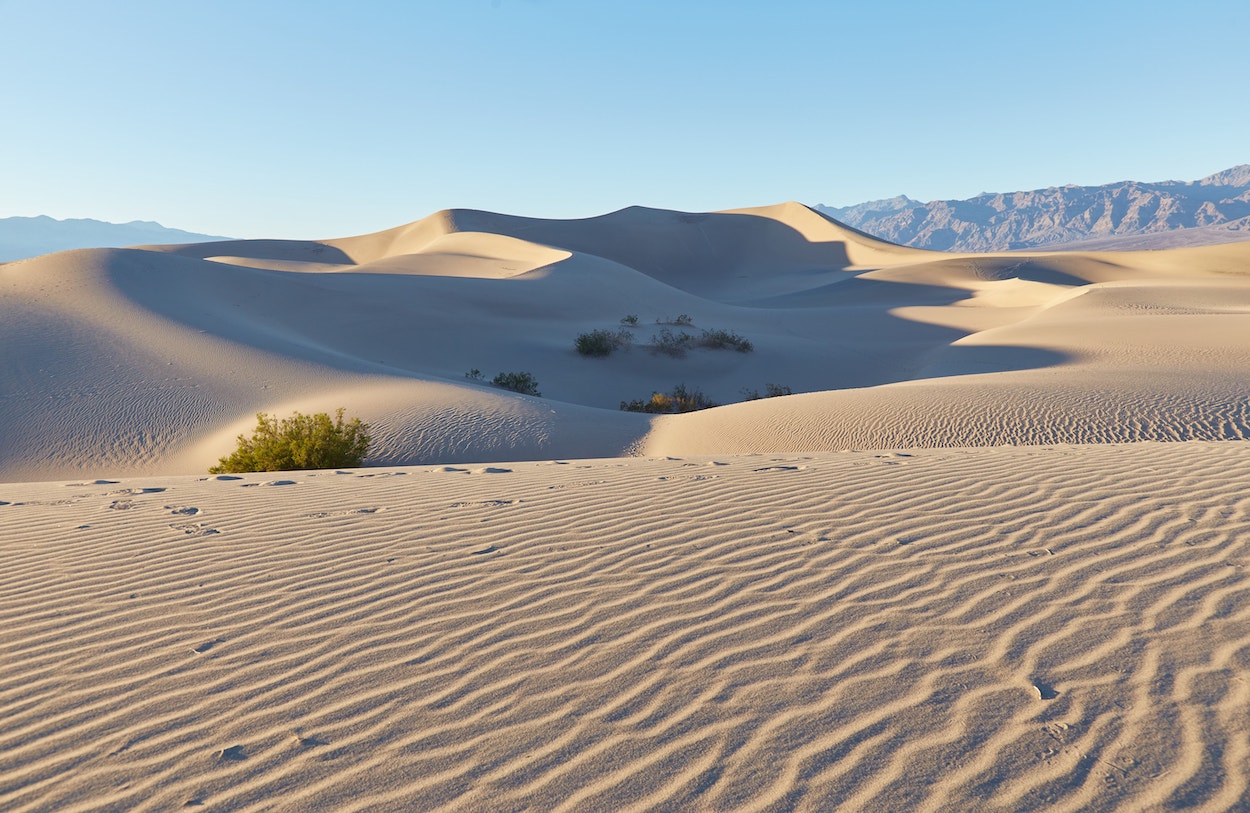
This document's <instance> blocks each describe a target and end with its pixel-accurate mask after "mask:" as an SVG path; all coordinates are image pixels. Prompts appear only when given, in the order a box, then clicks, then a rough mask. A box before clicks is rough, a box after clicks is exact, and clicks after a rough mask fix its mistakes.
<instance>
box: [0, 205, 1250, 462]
mask: <svg viewBox="0 0 1250 813" xmlns="http://www.w3.org/2000/svg"><path fill="white" fill-rule="evenodd" d="M1248 269H1250V246H1244V245H1241V246H1239V245H1231V246H1216V247H1209V248H1198V249H1177V250H1174V251H1165V252H1143V253H1118V254H1117V253H1103V254H1098V253H1069V254H1056V253H1048V254H1044V255H1021V254H998V255H949V254H937V253H932V252H925V251H919V250H914V249H909V248H904V247H900V246H894V245H891V244H888V243H884V242H881V241H879V240H875V239H873V238H871V237H869V236H867V235H865V234H863V233H861V232H857V231H855V230H854V229H851V228H849V227H846V226H843V225H842V224H839V223H837V222H836V221H833V220H830V219H829V218H827V217H825V216H823V215H820V214H818V213H816V212H814V211H812V210H810V209H807V208H806V207H803V206H800V205H798V204H782V205H779V206H770V207H760V208H755V209H740V210H733V211H727V212H715V213H701V214H692V213H681V212H670V211H664V210H655V209H645V208H640V207H633V208H629V209H624V210H621V211H619V212H614V213H611V214H608V215H603V216H600V217H594V218H587V219H583V220H544V219H537V218H525V217H516V216H509V215H499V214H493V213H489V212H479V211H471V210H450V211H445V212H440V213H437V214H435V215H431V216H430V217H428V218H425V219H423V220H420V221H417V222H415V223H411V224H408V225H406V226H401V227H398V228H395V229H390V230H387V231H383V232H378V233H376V234H370V235H362V236H357V237H348V238H340V239H330V240H321V241H284V240H240V241H222V242H215V243H200V244H192V245H183V246H154V247H146V248H142V249H99V250H83V251H74V252H63V253H60V254H53V255H46V256H44V257H39V258H35V259H32V260H27V261H22V262H17V263H9V264H5V265H0V347H3V348H5V350H6V352H5V353H4V354H3V358H0V382H2V383H3V388H2V389H0V421H2V422H3V424H4V425H5V426H6V427H10V429H11V431H10V432H9V433H8V436H7V437H6V438H5V439H4V440H3V441H0V478H4V479H29V478H42V477H56V476H61V475H63V474H64V475H70V476H72V474H73V473H77V472H82V471H86V470H93V469H97V468H101V467H103V468H110V469H116V470H119V471H135V472H173V473H182V472H193V471H202V470H203V469H204V468H205V467H207V466H208V465H209V464H211V463H212V462H213V461H214V460H215V459H216V457H217V456H220V455H221V454H224V453H225V452H226V451H228V449H229V447H230V444H231V441H232V438H233V437H234V435H235V434H237V433H238V432H239V431H243V430H245V429H246V428H247V427H248V426H249V425H250V424H251V422H252V420H253V418H252V416H253V414H254V413H255V412H257V411H261V410H264V411H290V410H291V409H300V410H302V411H308V410H332V409H334V408H335V407H337V406H344V407H346V408H347V409H348V411H349V412H350V413H352V414H356V415H359V416H360V417H362V418H363V419H365V420H367V421H368V422H370V423H372V424H373V425H374V426H375V427H376V428H377V430H378V432H377V438H378V443H377V444H376V445H375V449H374V454H375V457H374V460H375V461H386V462H388V463H393V464H398V463H408V464H418V463H427V462H435V461H444V462H455V461H486V460H509V459H513V460H515V459H526V458H536V457H539V458H540V457H548V456H567V457H576V456H613V455H619V454H623V453H626V452H627V451H629V450H638V449H645V450H647V451H653V452H656V453H665V452H666V451H669V450H678V449H681V450H687V451H689V450H697V451H701V452H706V453H713V452H716V451H722V450H725V451H729V450H731V449H732V450H735V451H766V450H770V449H795V448H804V449H807V448H813V449H834V448H842V447H843V446H846V445H857V446H869V447H894V446H907V445H925V446H935V445H936V446H940V445H950V444H958V445H981V444H998V443H1016V444H1029V443H1040V442H1047V443H1053V442H1101V441H1111V440H1115V441H1124V440H1149V439H1159V440H1164V439H1181V438H1207V439H1225V438H1239V437H1245V436H1246V435H1247V434H1250V427H1248V425H1247V422H1246V418H1245V415H1244V412H1245V410H1244V407H1243V406H1242V404H1243V403H1244V402H1243V401H1238V397H1239V396H1238V395H1237V393H1238V392H1239V389H1238V388H1239V387H1240V386H1241V382H1244V381H1245V380H1246V378H1247V373H1250V338H1247V337H1250V276H1248V275H1247V271H1248ZM628 314H634V315H637V316H638V317H639V323H638V326H636V327H632V328H624V329H625V330H627V331H628V332H629V333H630V335H631V337H632V339H633V348H632V350H629V351H628V352H626V351H622V352H618V353H615V354H613V355H611V356H610V357H608V358H602V359H590V358H586V357H582V356H579V355H578V354H577V353H576V352H575V351H574V349H573V339H574V338H575V337H576V336H577V335H578V334H579V333H582V332H585V331H589V330H594V329H600V328H604V329H612V330H618V329H622V328H621V323H620V320H621V318H622V317H623V316H626V315H628ZM683 314H685V315H689V316H690V317H691V319H692V321H693V325H692V326H690V327H689V328H688V330H690V331H691V332H693V333H695V334H696V335H697V334H698V333H699V331H701V330H704V329H722V330H729V331H733V332H735V333H738V334H740V335H741V336H743V337H746V338H747V339H749V340H750V342H751V344H752V345H753V347H754V350H753V351H752V352H750V353H735V352H732V351H714V350H693V351H691V352H689V353H688V354H687V355H686V356H685V357H684V358H671V357H668V356H664V355H657V354H655V353H652V352H650V351H649V350H648V345H649V344H650V343H651V341H652V337H653V336H654V335H655V334H657V333H658V332H659V331H660V330H661V329H662V328H663V327H665V326H663V325H658V324H656V323H657V321H658V322H664V321H670V320H673V319H674V318H675V317H677V316H679V315H683ZM472 369H478V370H480V371H482V373H483V374H484V377H485V378H486V379H487V380H489V378H490V377H491V376H492V375H494V374H495V373H497V372H504V371H527V372H530V373H531V374H532V375H533V376H534V377H535V378H536V379H537V380H538V381H539V383H540V390H541V392H542V395H543V398H542V399H541V400H539V399H533V398H529V397H526V396H519V395H516V394H513V393H509V392H506V391H503V390H500V389H497V388H494V387H491V386H488V385H485V384H482V383H476V382H471V381H467V380H466V379H465V373H466V372H467V371H469V370H472ZM678 383H684V384H686V385H687V386H689V387H697V388H699V389H701V390H702V391H703V392H704V393H705V394H706V395H707V396H708V397H710V398H711V399H712V400H713V401H716V402H718V403H721V404H730V406H727V407H724V408H720V409H715V410H710V411H707V412H703V413H698V414H692V415H681V416H673V417H660V418H647V417H643V416H640V415H635V414H623V413H621V412H620V411H619V410H618V409H617V406H618V405H619V403H620V402H621V401H626V400H632V399H637V398H647V397H649V395H650V394H651V393H652V392H655V391H663V390H667V389H670V388H672V387H673V386H674V385H676V384H678ZM767 384H776V385H780V386H784V387H789V388H790V389H791V390H792V391H793V392H795V393H799V394H802V395H801V397H796V398H794V399H791V398H777V399H767V400H766V401H761V402H753V403H749V404H737V405H735V404H734V402H736V401H741V400H742V399H743V398H744V394H743V391H744V390H746V391H752V390H764V389H765V388H766V385H767ZM1039 394H1040V395H1039ZM796 444H797V445H796Z"/></svg>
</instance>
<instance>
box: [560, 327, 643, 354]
mask: <svg viewBox="0 0 1250 813" xmlns="http://www.w3.org/2000/svg"><path fill="white" fill-rule="evenodd" d="M633 341H634V336H633V334H632V333H630V332H629V331H628V330H625V329H624V328H622V329H621V330H618V331H616V332H612V331H610V330H592V331H590V332H589V333H582V334H580V335H579V336H578V337H577V338H576V339H574V340H573V346H574V347H576V348H577V352H579V353H581V354H582V355H583V356H606V355H609V354H611V353H612V351H614V350H619V349H621V348H622V347H629V346H630V345H631V344H632V343H633Z"/></svg>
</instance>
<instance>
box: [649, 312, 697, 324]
mask: <svg viewBox="0 0 1250 813" xmlns="http://www.w3.org/2000/svg"><path fill="white" fill-rule="evenodd" d="M655 323H656V324H657V325H676V326H677V327H690V326H691V325H693V324H694V319H693V318H692V317H691V316H690V314H688V313H679V314H677V315H676V316H674V317H673V318H671V319H669V318H668V317H665V318H664V319H656V320H655Z"/></svg>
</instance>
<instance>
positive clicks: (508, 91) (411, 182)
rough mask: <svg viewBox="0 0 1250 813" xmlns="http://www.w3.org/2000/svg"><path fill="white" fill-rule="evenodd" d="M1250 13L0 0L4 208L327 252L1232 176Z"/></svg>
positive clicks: (630, 3)
mask: <svg viewBox="0 0 1250 813" xmlns="http://www.w3.org/2000/svg"><path fill="white" fill-rule="evenodd" d="M1248 31H1250V2H1246V0H1194V1H1193V2H1187V3H1178V2H1171V1H1169V2H1155V1H1154V0H1136V1H1135V2H1120V1H1119V0H1107V1H1106V2H1099V1H1098V0H1083V2H1068V0H1048V2H1045V3H1042V2H1038V3H1010V2H1001V0H998V1H996V2H958V1H952V2H938V1H937V0H931V1H930V2H901V0H894V1H893V2H891V0H876V1H875V2H835V1H834V0H825V1H824V2H814V1H813V2H806V1H803V2H799V1H794V2H786V0H775V2H771V3H764V2H734V1H733V0H722V1H721V2H711V1H710V0H709V1H706V2H705V1H704V0H687V1H686V2H683V1H682V0H655V1H653V0H619V1H618V0H411V2H398V1H397V0H355V1H354V2H347V0H339V1H338V2H330V1H329V0H200V2H184V0H109V1H108V2H105V0H0V70H3V75H4V76H5V81H4V83H3V85H2V87H3V91H2V93H0V111H2V113H3V115H2V118H0V217H4V216H11V215H34V214H48V215H52V216H53V217H59V218H66V217H94V218H99V219H103V220H112V221H128V220H136V219H138V220H158V221H160V222H161V223H163V224H165V225H167V226H174V227H178V228H183V229H190V230H194V231H201V232H208V233H215V234H225V235H230V236H239V237H259V236H268V237H292V238H310V237H334V236H343V235H348V234H357V233H363V232H368V231H375V230H378V229H383V228H389V227H391V226H395V225H399V224H401V223H405V222H408V221H411V220H416V219H418V218H420V217H424V216H425V215H427V214H429V213H431V212H433V211H436V210H438V209H442V208H448V207H469V208H478V209H489V210H492V211H501V212H508V213H512V214H524V215H532V216H539V217H585V216H590V215H595V214H601V213H603V212H607V211H612V210H614V209H618V208H621V207H624V206H628V205H632V204H641V205H647V206H656V207H663V208H670V209H681V210H686V211H708V210H715V209H725V208H734V207H741V206H754V205H762V204H769V203H778V202H781V201H785V200H799V201H802V202H804V203H809V204H811V203H827V204H831V205H846V204H851V203H857V202H860V201H863V200H870V199H875V198H882V197H890V196H893V195H898V194H907V195H910V196H911V197H913V198H918V199H921V200H930V199H934V198H963V197H969V196H972V195H975V194H977V193H978V192H982V191H1011V190H1016V189H1031V188H1037V187H1044V186H1050V185H1059V184H1065V183H1076V184H1100V183H1110V182H1113V181H1118V180H1125V179H1129V178H1132V179H1136V180H1164V179H1169V178H1171V179H1179V180H1192V179H1195V178H1198V177H1201V176H1203V175H1206V174H1209V173H1211V172H1215V171H1218V170H1220V169H1225V168H1227V167H1229V166H1233V165H1235V164H1239V163H1246V162H1250V105H1247V104H1246V103H1245V99H1246V95H1247V93H1248V92H1250V91H1248V90H1247V81H1250V49H1248V48H1246V46H1245V36H1246V32H1248Z"/></svg>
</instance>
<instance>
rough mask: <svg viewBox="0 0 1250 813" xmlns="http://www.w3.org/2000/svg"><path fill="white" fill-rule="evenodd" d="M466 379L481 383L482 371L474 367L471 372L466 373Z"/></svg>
mask: <svg viewBox="0 0 1250 813" xmlns="http://www.w3.org/2000/svg"><path fill="white" fill-rule="evenodd" d="M464 377H465V378H467V379H469V380H470V381H481V380H482V371H481V370H479V369H478V368H476V367H474V368H473V369H472V370H469V372H467V373H465V374H464Z"/></svg>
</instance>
